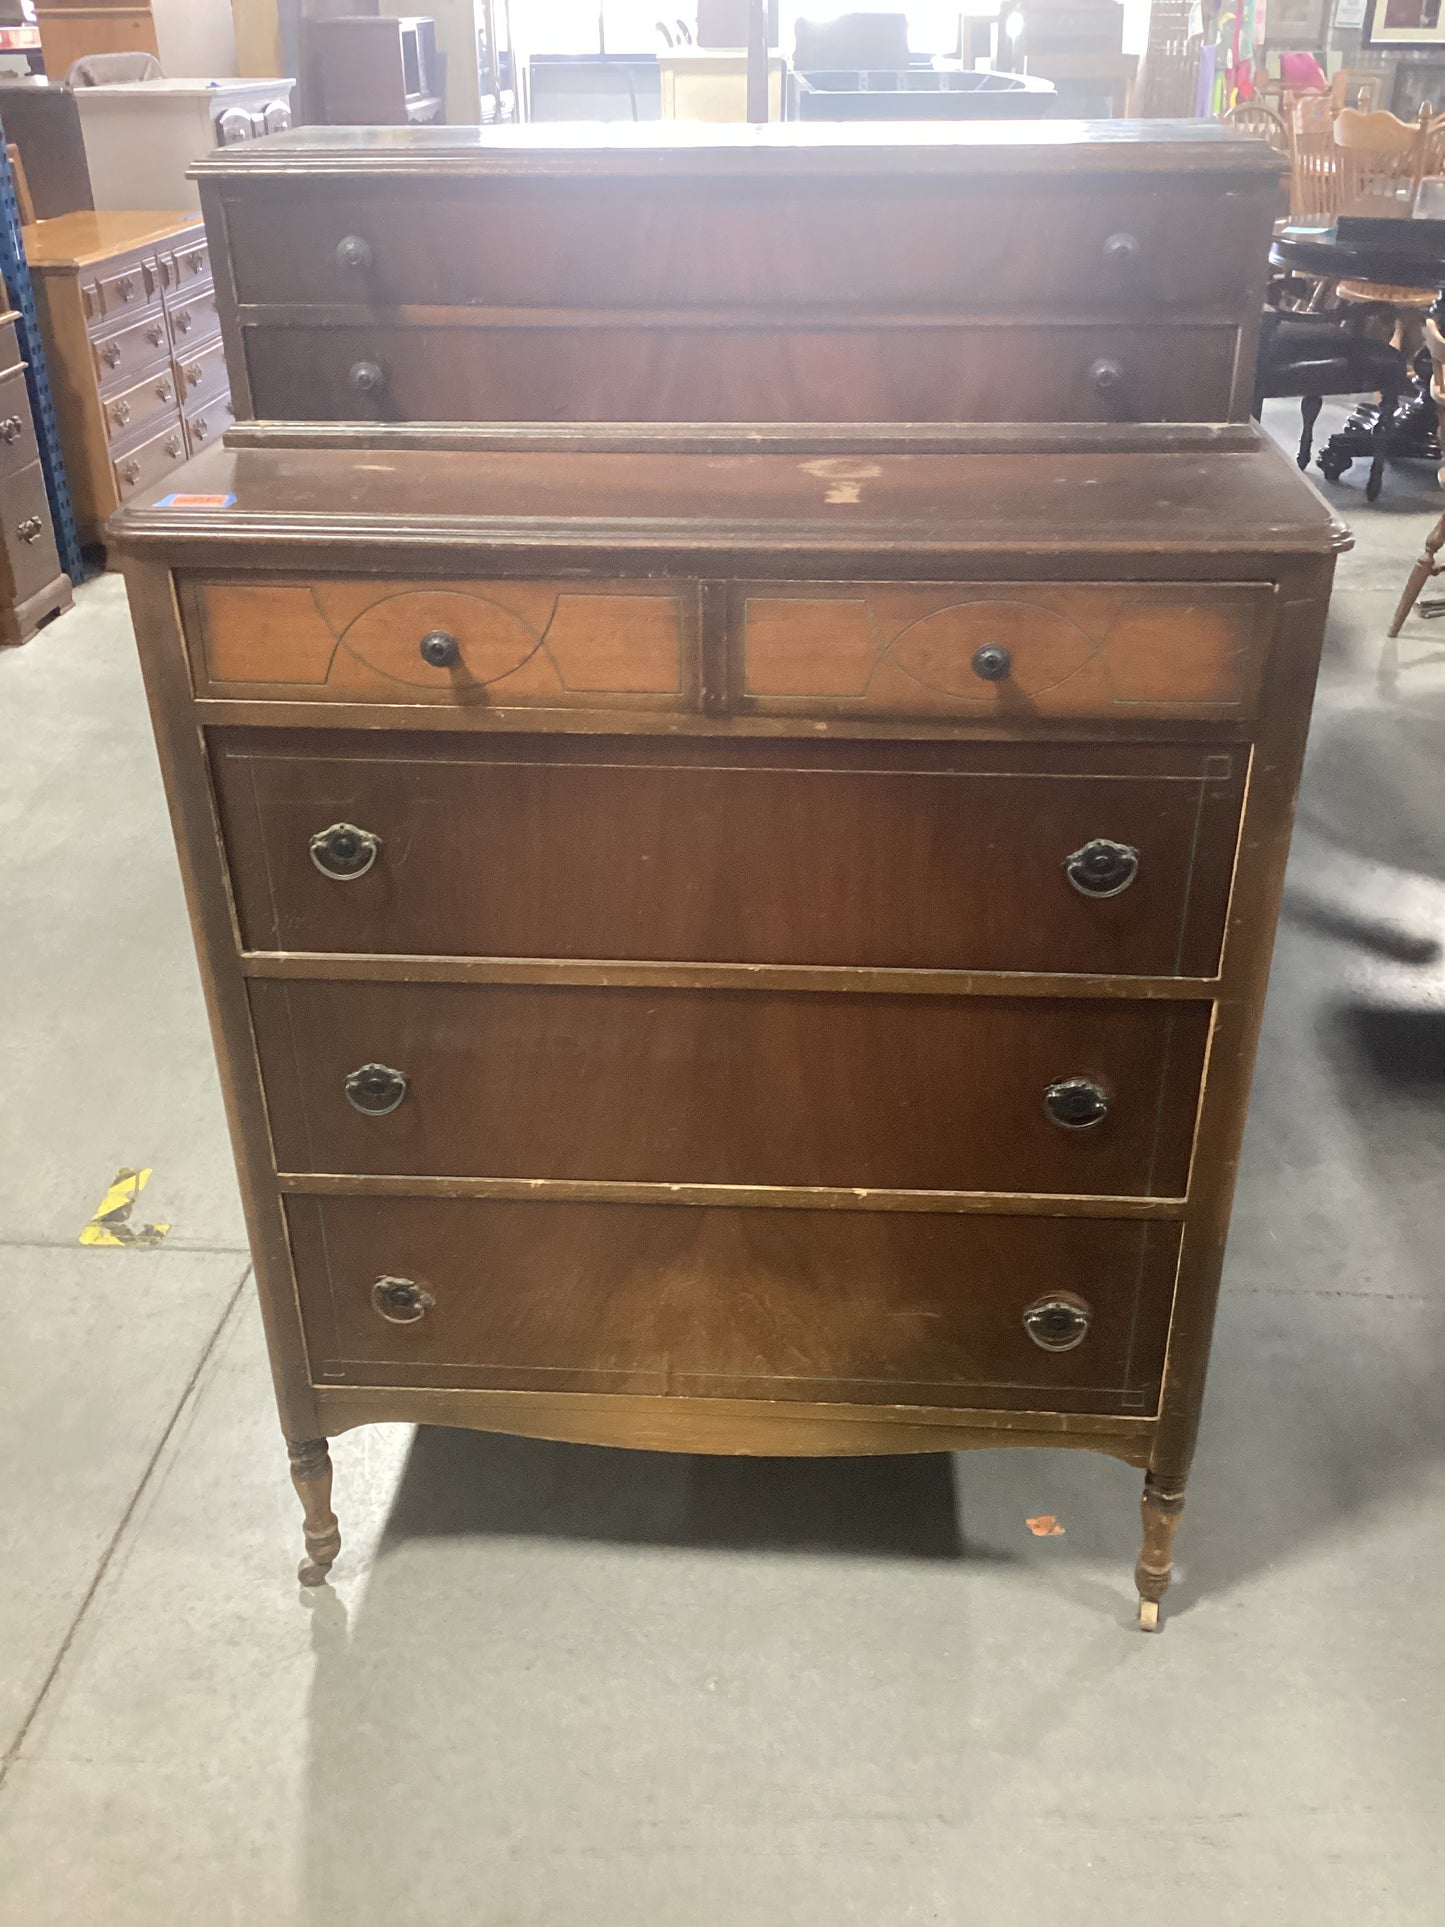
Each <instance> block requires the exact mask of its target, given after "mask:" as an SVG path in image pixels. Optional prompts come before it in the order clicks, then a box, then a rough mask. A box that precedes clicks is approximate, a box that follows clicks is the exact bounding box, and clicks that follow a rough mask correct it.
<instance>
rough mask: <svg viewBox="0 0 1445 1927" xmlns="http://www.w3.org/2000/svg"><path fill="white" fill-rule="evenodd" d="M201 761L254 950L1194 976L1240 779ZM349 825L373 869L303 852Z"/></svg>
mask: <svg viewBox="0 0 1445 1927" xmlns="http://www.w3.org/2000/svg"><path fill="white" fill-rule="evenodd" d="M212 755H213V768H214V772H215V780H216V787H217V792H218V795H219V799H220V805H221V814H222V820H223V823H224V826H225V834H226V842H227V847H228V851H229V858H230V866H231V879H232V889H233V891H234V894H235V899H236V904H237V908H238V911H239V915H240V921H241V932H242V941H243V943H244V944H245V945H246V946H247V948H250V949H255V950H306V951H343V952H351V953H367V952H401V953H410V954H413V955H423V956H425V955H449V954H450V955H474V956H503V957H573V958H638V959H646V958H657V959H663V960H669V961H677V962H710V963H732V962H741V963H768V964H854V965H873V966H879V967H903V968H914V969H973V970H1030V971H1036V970H1046V971H1079V972H1094V973H1099V974H1109V975H1116V974H1117V975H1133V976H1140V975H1170V974H1182V975H1186V976H1202V977H1207V976H1210V975H1212V974H1213V972H1214V970H1215V969H1216V967H1217V964H1218V960H1219V946H1220V939H1221V936H1222V933H1223V929H1224V916H1225V909H1226V905H1227V903H1228V898H1229V887H1230V876H1231V872H1232V869H1233V864H1234V850H1235V841H1236V835H1237V829H1238V818H1239V806H1240V796H1241V792H1242V789H1243V783H1244V773H1245V768H1246V764H1247V757H1246V755H1245V753H1244V752H1243V751H1241V750H1230V751H1220V750H1210V749H1207V748H1202V749H1191V748H1179V747H1154V746H1152V745H1131V746H1129V747H1127V748H1115V749H1100V748H1095V747H1088V746H1084V745H1072V746H1068V747H1042V746H1039V745H1013V744H966V745H965V744H910V745H899V744H892V745H890V744H882V743H875V744H854V743H837V744H829V745H821V744H805V743H799V744H789V745H787V746H786V749H785V750H783V751H780V750H779V748H778V746H776V745H770V744H766V743H756V742H743V741H732V742H729V743H727V744H726V745H718V746H714V745H709V744H700V743H661V744H656V743H651V742H647V741H637V740H635V739H632V740H629V739H627V738H621V739H618V738H607V737H604V738H587V739H585V740H582V741H578V740H576V739H568V738H563V739H557V738H541V737H528V738H510V739H504V740H498V739H496V738H491V737H488V738H485V739H481V740H477V739H473V738H469V739H466V740H464V741H458V740H456V739H454V738H447V739H444V740H438V739H436V738H423V737H408V736H395V737H390V736H389V737H388V738H387V739H386V740H385V741H378V740H377V739H376V738H375V737H374V736H371V737H361V736H354V735H352V734H351V733H350V732H347V733H345V734H337V733H334V732H328V733H325V734H314V733H313V734H302V733H295V734H293V733H291V732H289V731H287V732H278V731H275V730H270V729H264V730H254V731H249V730H247V731H229V730H228V731H225V732H223V733H219V732H218V733H217V735H215V736H213V738H212ZM336 825H350V826H353V827H354V828H356V829H359V830H361V831H362V832H364V833H366V834H367V835H368V836H370V837H373V838H376V839H378V842H379V848H378V849H377V851H376V854H375V856H374V857H373V858H372V859H371V861H370V863H369V865H368V866H367V868H366V869H365V872H364V874H357V873H356V870H357V866H358V863H359V862H365V861H366V854H365V850H364V849H363V850H361V851H360V852H359V853H358V855H355V856H352V857H351V858H350V859H349V860H345V859H344V852H345V850H346V847H347V846H346V845H345V843H344V841H343V844H342V846H341V848H342V850H343V860H342V861H341V863H340V865H339V867H338V865H337V864H336V862H335V861H333V860H332V859H331V858H330V857H329V856H328V853H327V848H326V846H325V845H324V844H323V845H322V846H321V847H320V848H318V850H317V853H316V855H315V856H314V857H313V855H312V844H313V840H314V839H318V838H323V837H324V835H325V832H326V831H328V830H330V829H331V828H333V827H334V826H336ZM1100 841H1103V842H1108V843H1113V844H1117V845H1120V846H1122V847H1123V848H1124V849H1125V851H1126V852H1127V851H1128V850H1132V851H1133V852H1134V853H1135V855H1136V857H1137V862H1138V867H1137V871H1136V872H1135V873H1134V874H1133V876H1132V879H1131V880H1129V881H1128V882H1127V883H1126V884H1125V885H1124V887H1123V888H1118V877H1117V876H1114V877H1106V878H1103V879H1100V880H1099V882H1098V884H1097V885H1095V886H1094V887H1096V888H1098V889H1101V890H1108V891H1111V892H1116V893H1114V894H1107V895H1099V894H1089V893H1088V891H1087V890H1086V889H1081V888H1080V887H1079V883H1083V884H1085V885H1089V884H1090V883H1091V879H1090V878H1089V877H1088V876H1087V875H1085V874H1084V873H1083V871H1082V869H1081V868H1080V866H1079V865H1076V866H1075V874H1076V876H1077V877H1078V882H1076V883H1071V882H1070V879H1069V876H1068V874H1067V873H1066V870H1065V863H1066V860H1067V859H1068V858H1069V857H1071V856H1074V855H1075V854H1076V853H1078V852H1080V851H1082V850H1084V849H1086V848H1087V847H1088V846H1089V845H1090V844H1095V843H1098V842H1100ZM1124 861H1125V862H1126V864H1127V857H1126V858H1125V859H1124ZM327 863H331V867H332V874H330V875H328V874H326V873H325V870H324V868H323V867H322V866H325V865H326V864H327ZM1125 874H1127V869H1126V871H1125ZM544 877H545V879H546V888H545V889H542V888H539V887H538V879H539V878H544Z"/></svg>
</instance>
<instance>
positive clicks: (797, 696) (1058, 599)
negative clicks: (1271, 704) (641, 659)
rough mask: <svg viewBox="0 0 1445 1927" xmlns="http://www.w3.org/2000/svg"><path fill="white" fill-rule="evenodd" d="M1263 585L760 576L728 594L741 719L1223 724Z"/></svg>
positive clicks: (1254, 638) (1254, 649) (1266, 605)
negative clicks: (816, 580)
mask: <svg viewBox="0 0 1445 1927" xmlns="http://www.w3.org/2000/svg"><path fill="white" fill-rule="evenodd" d="M1273 611H1274V590H1273V588H1272V587H1271V586H1269V585H1268V584H1258V583H1239V584H1227V583H1217V584H1216V583H1180V584H1172V583H1138V582H1133V583H1041V582H1019V583H1004V582H991V583H969V584H958V585H951V586H945V585H940V584H937V583H866V582H861V583H855V582H848V583H827V582H823V583H806V582H805V583H786V584H779V583H773V582H769V583H752V584H746V583H745V584H739V585H737V587H736V588H735V589H734V590H733V592H732V609H731V619H730V630H731V636H732V649H731V652H730V671H731V677H732V687H731V689H730V691H729V699H730V703H731V705H732V707H734V708H735V709H736V710H738V711H739V712H741V713H743V714H748V713H749V712H755V713H760V714H773V715H789V714H792V715H817V716H878V717H882V716H900V717H901V716H940V717H943V716H946V717H954V718H960V719H963V718H972V719H975V720H980V721H990V720H991V721H1017V722H1025V721H1030V720H1034V719H1038V720H1044V719H1048V718H1061V719H1062V718H1070V717H1076V718H1087V717H1097V718H1101V719H1103V718H1108V719H1110V720H1111V721H1118V722H1125V721H1128V720H1130V719H1134V720H1139V721H1143V720H1163V719H1171V720H1177V721H1185V720H1188V719H1193V720H1195V721H1200V722H1211V721H1212V722H1229V721H1233V720H1236V719H1241V718H1247V717H1250V716H1252V715H1253V714H1254V712H1255V709H1256V707H1257V705H1258V699H1259V689H1260V681H1261V678H1262V675H1263V671H1264V664H1265V658H1266V655H1267V652H1268V648H1269V639H1270V632H1271V629H1272V627H1273V621H1274V613H1273Z"/></svg>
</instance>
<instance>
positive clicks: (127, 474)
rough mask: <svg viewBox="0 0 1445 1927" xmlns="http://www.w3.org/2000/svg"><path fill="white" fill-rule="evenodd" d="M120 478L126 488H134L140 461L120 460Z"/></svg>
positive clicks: (137, 478)
mask: <svg viewBox="0 0 1445 1927" xmlns="http://www.w3.org/2000/svg"><path fill="white" fill-rule="evenodd" d="M120 479H121V480H122V481H123V482H124V483H125V485H126V487H127V488H134V487H135V485H136V483H137V482H138V481H139V480H140V463H139V462H137V461H134V460H132V461H129V462H122V463H121V466H120Z"/></svg>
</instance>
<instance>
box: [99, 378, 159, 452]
mask: <svg viewBox="0 0 1445 1927" xmlns="http://www.w3.org/2000/svg"><path fill="white" fill-rule="evenodd" d="M103 407H104V412H105V432H106V434H107V435H108V436H109V438H110V440H111V441H112V442H119V441H124V440H125V439H126V438H127V437H128V436H131V435H135V434H137V433H139V431H140V430H141V429H143V428H144V427H145V426H146V424H147V423H148V422H153V421H161V420H167V421H168V420H169V419H170V418H171V417H172V416H174V414H175V412H176V378H175V375H174V374H173V373H172V372H171V370H170V369H169V368H162V369H160V370H159V371H158V372H157V373H155V374H150V375H146V376H145V377H144V378H143V379H142V380H141V381H138V382H137V383H136V384H135V386H134V387H133V388H127V389H125V390H124V391H123V392H122V393H121V394H119V395H113V396H112V397H111V398H110V400H109V401H107V402H105V403H104V404H103Z"/></svg>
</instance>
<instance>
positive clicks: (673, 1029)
mask: <svg viewBox="0 0 1445 1927" xmlns="http://www.w3.org/2000/svg"><path fill="white" fill-rule="evenodd" d="M251 1006H252V1012H253V1015H254V1019H255V1025H256V1036H257V1043H258V1046H259V1049H260V1054H261V1062H262V1066H263V1069H264V1072H265V1078H266V1085H267V1092H268V1098H269V1103H270V1109H271V1129H272V1135H273V1139H274V1142H275V1147H276V1157H277V1160H278V1163H279V1166H280V1168H281V1169H282V1170H287V1171H350V1172H360V1173H374V1174H378V1175H383V1174H396V1175H402V1174H406V1175H412V1176H418V1177H501V1178H560V1179H583V1180H586V1179H598V1180H608V1181H616V1182H635V1183H658V1184H668V1183H678V1184H740V1185H769V1186H775V1185H782V1186H813V1185H824V1186H849V1187H854V1186H862V1187H867V1188H875V1187H876V1188H885V1189H893V1188H899V1189H905V1190H920V1191H1010V1192H1014V1191H1017V1192H1025V1193H1034V1192H1038V1193H1050V1194H1056V1193H1065V1194H1069V1195H1083V1194H1085V1193H1089V1194H1104V1195H1117V1196H1146V1195H1151V1194H1153V1195H1159V1196H1163V1197H1178V1196H1181V1195H1182V1194H1183V1192H1184V1190H1185V1188H1186V1184H1187V1181H1188V1173H1189V1156H1190V1148H1191V1145H1192V1142H1193V1136H1194V1112H1195V1106H1196V1103H1197V1100H1198V1091H1199V1079H1200V1073H1201V1069H1202V1065H1203V1056H1204V1045H1205V1039H1206V1037H1207V1034H1208V1030H1209V1018H1210V1006H1209V1005H1208V1004H1205V1003H1199V1004H1194V1003H1168V1004H1159V1003H1152V1002H1141V1003H1124V1002H1109V1003H1097V1002H1096V1003H1087V1002H1079V1003H1073V1002H1063V1001H1051V1000H1040V999H1016V1000H1011V1001H1004V1000H992V999H988V1000H985V999H982V998H947V997H932V996H923V997H906V996H905V997H873V996H862V995H858V994H848V993H841V994H837V993H818V992H807V991H791V992H783V991H763V990H751V989H749V990H657V989H654V988H648V989H645V990H621V989H610V988H608V989H598V988H593V987H590V986H585V987H584V986H578V985H568V986H565V987H561V986H547V987H538V986H531V985H520V986H519V985H487V986H482V987H476V986H470V985H456V984H429V985H425V986H413V985H404V984H365V983H325V982H315V981H303V982H294V981H282V980H274V979H265V980H259V981H256V982H253V983H252V985H251ZM372 1064H376V1065H383V1066H387V1067H389V1068H390V1069H392V1070H394V1071H396V1072H398V1073H400V1074H401V1076H402V1077H404V1078H405V1079H406V1088H405V1095H404V1096H401V1098H400V1102H399V1103H398V1104H397V1106H396V1108H395V1109H393V1110H391V1111H390V1112H389V1113H388V1114H387V1115H385V1116H377V1115H370V1114H363V1113H362V1112H361V1111H359V1110H357V1109H355V1108H354V1107H353V1103H352V1102H351V1100H350V1099H349V1098H348V1096H347V1079H348V1078H349V1077H350V1076H351V1075H352V1074H353V1073H354V1072H356V1071H358V1070H360V1069H361V1068H362V1067H363V1066H365V1065H372ZM1075 1078H1082V1079H1088V1080H1091V1081H1092V1082H1094V1083H1096V1084H1097V1085H1098V1086H1099V1087H1100V1088H1101V1089H1102V1090H1103V1091H1104V1093H1105V1097H1106V1100H1107V1115H1106V1116H1104V1117H1103V1119H1102V1121H1101V1122H1098V1123H1095V1124H1092V1125H1089V1126H1087V1127H1084V1128H1079V1127H1072V1126H1066V1125H1063V1124H1059V1123H1055V1122H1053V1121H1052V1120H1051V1118H1050V1117H1049V1116H1048V1115H1047V1114H1046V1110H1045V1095H1046V1092H1047V1091H1048V1090H1049V1089H1050V1088H1051V1087H1053V1086H1055V1085H1057V1084H1059V1083H1062V1082H1064V1081H1067V1080H1069V1079H1075ZM398 1089H399V1087H398Z"/></svg>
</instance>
